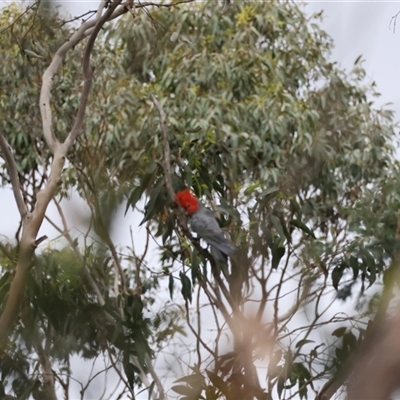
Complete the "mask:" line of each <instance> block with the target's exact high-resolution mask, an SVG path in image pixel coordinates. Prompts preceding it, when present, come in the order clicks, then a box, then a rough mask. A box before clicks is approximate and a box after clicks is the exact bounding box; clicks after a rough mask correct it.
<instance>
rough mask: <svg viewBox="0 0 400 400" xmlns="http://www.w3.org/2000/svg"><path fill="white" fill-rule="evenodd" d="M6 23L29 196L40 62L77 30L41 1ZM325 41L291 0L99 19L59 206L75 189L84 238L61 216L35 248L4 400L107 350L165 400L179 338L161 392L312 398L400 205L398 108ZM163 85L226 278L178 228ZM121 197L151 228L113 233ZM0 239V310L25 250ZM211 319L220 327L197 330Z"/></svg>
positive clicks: (1, 80) (14, 134)
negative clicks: (381, 99)
mask: <svg viewBox="0 0 400 400" xmlns="http://www.w3.org/2000/svg"><path fill="white" fill-rule="evenodd" d="M0 21H1V25H2V26H3V25H4V26H7V25H8V24H11V25H10V27H9V28H8V29H6V30H4V31H3V32H2V41H1V44H0V49H1V55H2V59H3V63H2V66H1V73H0V86H1V87H2V92H1V94H0V104H1V111H0V112H1V121H2V122H1V125H0V129H1V131H2V133H3V134H4V135H5V137H6V138H7V140H8V142H9V143H10V145H11V146H12V148H13V149H14V151H15V158H16V162H17V165H18V169H19V170H18V172H19V175H20V179H21V182H22V188H23V193H24V196H25V198H26V200H27V201H28V202H30V203H31V204H34V203H35V196H36V193H37V191H38V190H39V189H40V188H41V187H42V186H43V184H44V182H45V181H46V179H47V174H48V171H49V162H50V153H49V152H48V149H47V148H46V144H45V142H44V141H43V139H42V137H41V119H40V113H39V108H38V107H37V103H38V93H39V91H40V85H41V74H42V73H43V70H44V69H45V68H46V66H47V65H48V63H49V62H50V61H51V58H52V55H53V54H54V51H55V50H56V49H57V48H58V47H59V46H60V45H61V44H62V43H63V42H64V41H65V40H67V38H68V37H69V36H70V35H71V33H72V31H73V29H74V28H73V26H72V25H68V24H63V23H62V21H61V19H60V17H59V16H57V17H56V16H55V15H54V14H53V12H52V11H51V10H50V11H49V10H45V11H40V9H37V8H35V7H32V8H31V9H30V11H28V12H27V13H25V14H23V15H21V10H19V9H18V8H16V7H15V6H9V7H8V8H5V9H3V10H2V14H1V16H0ZM54 38H55V39H54ZM331 46H332V43H331V41H330V39H329V37H327V35H326V34H325V33H324V32H323V31H321V29H320V28H319V27H318V25H317V23H316V19H315V17H312V18H307V17H306V16H305V14H304V12H303V11H302V10H301V8H300V7H299V6H298V5H297V4H294V3H282V4H279V3H277V2H251V3H246V2H232V3H231V4H229V5H228V4H225V5H221V4H218V3H217V2H199V3H194V4H187V5H180V6H179V7H176V8H173V9H171V8H148V9H147V12H145V11H143V10H137V12H136V15H135V17H134V18H133V17H132V15H131V14H128V15H126V16H124V17H123V18H121V19H120V20H117V21H116V22H115V23H113V24H109V25H107V26H106V28H105V29H104V31H103V33H102V35H101V37H100V39H99V40H98V42H97V43H96V48H95V53H94V55H93V59H94V65H95V82H94V86H93V89H92V92H91V101H90V104H89V107H88V110H87V112H86V119H85V126H84V130H83V132H82V134H81V136H80V137H79V138H78V141H77V143H76V145H75V146H74V148H73V151H71V154H70V157H69V163H68V166H67V167H66V169H65V170H64V173H63V180H62V184H61V186H60V189H59V193H58V195H57V198H56V199H55V201H56V204H57V209H58V210H59V211H60V212H61V206H60V204H61V205H62V204H63V201H64V202H65V200H66V199H67V198H69V197H70V195H71V193H78V194H79V196H80V198H81V200H83V201H84V202H85V203H86V205H87V206H88V207H87V209H88V210H89V216H88V221H87V227H86V229H87V231H86V233H76V232H77V231H71V230H70V227H69V226H64V225H63V223H61V224H59V223H58V219H57V218H54V217H53V216H51V215H50V214H49V215H48V217H49V219H51V220H52V223H53V224H55V225H56V226H59V225H60V226H59V228H58V229H59V232H60V235H61V236H62V237H63V238H64V239H66V241H62V240H58V241H57V242H55V243H54V244H53V243H50V244H46V243H44V244H42V245H41V249H42V250H41V251H39V252H37V254H36V257H35V259H34V260H33V261H32V272H31V275H30V277H29V281H28V282H27V283H26V285H27V289H26V293H25V300H24V306H23V309H22V311H21V318H20V319H19V321H18V324H17V327H16V329H15V331H14V334H13V337H12V341H11V343H10V346H9V348H8V349H7V354H6V355H5V356H3V358H2V360H1V361H0V363H1V367H0V370H1V380H2V383H1V386H0V397H1V393H2V395H3V396H4V393H8V394H9V397H8V398H27V397H28V396H29V395H32V396H33V397H34V398H37V399H43V398H45V397H44V396H45V395H46V393H45V382H44V380H43V378H42V375H41V373H40V369H39V366H40V365H42V360H43V358H42V355H43V354H47V356H48V357H49V359H50V361H51V363H52V369H53V371H54V374H56V375H55V376H56V377H57V382H58V384H59V385H60V390H64V391H65V392H67V393H68V384H69V379H70V378H73V379H78V380H79V379H80V377H77V376H73V375H72V376H70V375H71V370H70V367H71V360H72V356H74V355H78V356H79V357H81V358H82V359H85V360H96V359H97V357H99V356H100V355H105V357H106V358H108V359H109V360H110V363H109V366H108V369H111V368H114V369H115V370H116V371H119V374H118V375H119V378H121V379H122V380H123V382H124V383H125V386H124V388H123V389H121V390H126V391H127V392H129V391H130V392H131V393H132V396H133V393H137V392H138V391H140V390H141V386H143V385H144V386H145V387H147V388H148V389H149V393H150V395H152V394H153V395H154V393H155V392H156V391H158V396H160V397H159V398H161V397H162V391H161V390H160V387H159V386H158V385H157V387H156V388H155V383H157V382H156V381H157V379H156V378H155V377H156V376H157V374H159V375H163V373H162V372H160V371H161V369H159V370H157V367H160V366H161V365H162V362H161V361H160V358H161V356H162V355H163V354H167V353H168V352H170V351H172V350H171V349H173V348H174V346H181V344H179V343H180V341H181V340H183V343H184V347H185V348H186V351H187V353H188V354H189V355H190V357H189V356H188V357H186V358H185V357H182V358H180V357H177V358H175V359H174V361H175V362H179V363H181V370H180V372H179V374H178V373H176V372H175V371H174V370H172V372H171V373H170V374H167V377H168V378H169V379H179V378H180V379H179V382H177V383H176V384H175V386H174V387H173V390H170V391H169V396H173V395H174V393H175V394H176V393H178V394H179V395H180V396H181V398H182V399H197V398H204V399H217V398H228V399H230V398H232V399H233V398H237V397H235V396H238V394H240V396H241V397H240V398H243V399H247V398H254V397H257V398H260V399H261V398H276V397H275V396H276V395H278V396H279V398H286V399H288V398H290V397H291V396H293V397H295V396H299V397H301V398H307V397H308V398H314V397H315V393H313V391H314V392H316V393H317V392H318V389H319V387H320V386H321V383H322V382H324V380H326V379H328V378H331V377H332V376H334V375H335V374H336V372H337V371H339V370H340V367H341V366H342V365H343V364H344V363H345V361H346V359H347V357H348V355H349V354H350V352H351V351H353V350H354V348H355V346H356V343H357V342H358V341H360V340H362V338H363V337H364V335H365V331H366V326H367V325H368V321H369V320H370V319H372V318H373V316H374V312H375V311H376V304H377V297H379V296H377V295H376V293H377V292H378V291H379V290H380V286H381V284H382V275H383V273H384V271H386V270H388V268H389V265H390V263H391V260H392V258H393V256H394V254H395V253H396V251H397V247H396V240H395V231H396V226H397V222H396V219H397V217H396V212H397V210H398V205H399V200H400V199H399V196H398V194H397V193H398V188H397V182H396V180H397V177H398V168H397V164H396V161H395V159H394V152H393V144H394V125H393V122H392V113H391V112H390V111H388V110H378V109H376V108H375V107H374V104H373V102H372V99H373V97H374V96H376V95H377V94H376V92H375V88H374V86H373V85H366V84H365V81H364V77H365V71H364V70H363V68H362V63H361V61H360V60H356V62H355V64H354V69H353V70H352V71H351V72H346V71H343V70H341V69H340V68H339V67H338V66H337V65H336V64H335V63H333V62H332V61H330V58H329V54H330V53H329V52H330V49H331ZM81 53H82V47H81V46H77V47H76V48H75V49H74V52H73V53H72V54H69V55H68V56H67V58H66V60H65V64H64V65H63V68H62V73H61V74H60V75H59V76H58V78H57V82H56V84H55V89H54V92H53V99H52V100H53V104H52V107H53V112H54V114H55V118H56V122H55V134H56V135H57V136H58V137H60V138H63V137H64V135H66V132H67V131H68V129H69V128H70V125H71V124H72V121H73V116H74V113H75V111H76V107H77V104H78V100H79V95H80V91H79V89H80V84H81V83H80V81H81V72H80V58H81ZM151 94H154V95H156V96H157V97H158V99H159V101H160V103H161V104H162V106H163V108H164V110H165V112H166V114H167V116H168V121H167V122H168V130H169V145H170V148H171V154H170V160H169V162H170V163H171V166H172V170H173V177H172V178H173V185H174V189H175V190H178V189H181V188H183V187H190V188H191V189H192V190H193V191H194V192H195V193H196V194H197V195H198V196H199V197H201V198H202V199H203V200H204V202H206V203H208V204H211V206H212V207H213V208H214V210H215V211H216V212H218V216H219V221H220V224H221V226H223V227H224V230H226V232H228V233H229V235H230V238H231V239H232V241H233V242H234V243H235V244H236V245H237V246H238V247H240V251H239V252H238V253H237V255H236V256H235V258H234V259H233V260H232V263H231V266H230V271H226V270H223V271H222V272H223V273H221V274H219V273H215V271H214V273H211V271H210V263H209V260H207V257H205V256H204V254H202V253H200V252H199V251H198V250H196V249H194V248H193V246H192V245H191V244H190V241H189V240H187V238H185V236H184V234H183V233H182V232H183V231H182V229H181V227H180V226H179V224H178V221H177V218H176V208H175V206H174V204H173V202H172V200H171V199H170V198H169V195H168V192H167V188H166V186H165V179H164V177H165V169H164V162H165V153H164V146H163V140H162V136H161V133H160V128H159V117H158V114H157V112H156V110H155V108H154V105H153V103H152V101H151V100H150V95H151ZM0 168H1V176H2V179H3V184H4V185H5V186H7V185H8V183H9V179H8V173H7V169H6V167H5V164H2V165H0ZM60 202H61V203H60ZM64 204H66V203H64ZM120 208H123V209H124V210H126V211H128V210H132V209H133V210H134V212H135V215H136V213H142V214H143V216H142V217H141V218H142V224H143V225H145V227H146V229H144V228H143V229H142V231H141V232H142V233H137V232H138V227H137V226H133V232H134V233H133V234H132V245H131V246H129V247H128V248H122V247H121V246H120V244H118V243H114V241H113V239H112V234H111V231H112V228H113V226H114V225H113V223H114V218H115V211H116V210H118V209H120ZM127 218H128V217H127ZM127 223H128V222H127ZM66 224H67V225H68V221H67V222H66ZM144 236H146V237H145V238H144ZM145 241H148V242H147V243H150V245H147V244H146V246H141V244H143V242H145ZM134 243H135V246H134ZM138 246H140V247H143V248H144V252H143V253H140V254H138V253H137V251H136V250H135V248H137V247H138ZM1 249H2V253H0V256H1V258H0V261H1V265H2V272H1V279H0V304H1V303H3V302H4V299H5V297H6V295H7V292H8V288H9V284H10V281H11V279H12V270H13V263H14V261H15V254H16V252H17V251H18V243H14V242H13V241H12V240H11V239H10V238H9V239H4V240H3V241H2V244H1ZM372 285H374V286H373V287H372V288H370V287H371V286H372ZM375 286H376V288H375ZM368 288H370V289H368ZM374 288H375V289H374ZM367 289H368V290H367ZM197 290H198V291H197ZM179 291H181V294H182V295H178V292H179ZM194 291H197V294H196V295H195V293H194ZM163 292H164V293H163ZM167 295H168V296H170V298H171V299H170V300H167ZM345 301H346V302H345ZM342 302H345V303H342ZM343 304H346V307H347V308H346V310H347V311H346V313H344V312H339V311H338V310H341V309H342V308H343ZM354 304H356V307H354V308H353V306H354ZM339 307H340V308H339ZM211 316H212V317H211ZM185 318H186V320H185ZM210 318H213V320H214V322H208V320H209V319H210ZM204 320H207V324H206V325H207V326H208V328H207V329H210V332H212V334H207V335H205V334H203V333H202V332H201V329H202V328H201V326H202V321H204ZM250 325H251V326H252V327H250ZM184 335H189V336H188V339H184ZM205 338H206V339H205ZM185 340H186V341H185ZM178 351H180V350H178ZM152 359H153V360H158V361H157V362H155V363H154V362H153V363H152V362H151V360H152ZM154 365H155V372H154ZM266 366H268V368H267V373H266V372H265V371H266V369H265V367H266ZM257 368H258V373H257V372H255V371H257ZM105 370H107V368H105ZM146 375H147V376H149V378H148V379H149V380H147V378H145V377H146ZM152 382H153V383H152ZM169 386H170V385H169ZM82 388H83V386H82ZM86 389H87V386H86V387H85V389H82V390H83V393H84V392H85V390H86ZM166 389H168V387H167V388H166ZM11 396H14V397H11ZM82 396H83V395H82Z"/></svg>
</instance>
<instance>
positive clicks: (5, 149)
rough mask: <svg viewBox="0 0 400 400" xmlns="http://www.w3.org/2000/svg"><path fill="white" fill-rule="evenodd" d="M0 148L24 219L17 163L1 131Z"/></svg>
mask: <svg viewBox="0 0 400 400" xmlns="http://www.w3.org/2000/svg"><path fill="white" fill-rule="evenodd" d="M0 148H1V152H2V153H3V156H4V159H5V161H6V164H7V167H8V171H9V173H10V179H11V186H12V190H13V193H14V197H15V201H16V203H17V206H18V211H19V213H20V215H21V218H22V219H24V218H25V216H26V214H27V212H28V210H27V209H26V205H25V202H24V199H23V198H22V193H21V189H20V186H21V183H20V181H19V178H18V172H17V164H16V163H15V160H14V157H13V155H12V154H11V151H10V145H9V144H8V143H7V140H6V138H5V137H4V136H3V134H2V133H0Z"/></svg>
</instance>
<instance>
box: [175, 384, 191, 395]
mask: <svg viewBox="0 0 400 400" xmlns="http://www.w3.org/2000/svg"><path fill="white" fill-rule="evenodd" d="M171 390H173V391H174V392H176V393H178V394H182V395H184V396H191V395H193V389H192V388H189V387H187V386H183V385H176V386H172V388H171Z"/></svg>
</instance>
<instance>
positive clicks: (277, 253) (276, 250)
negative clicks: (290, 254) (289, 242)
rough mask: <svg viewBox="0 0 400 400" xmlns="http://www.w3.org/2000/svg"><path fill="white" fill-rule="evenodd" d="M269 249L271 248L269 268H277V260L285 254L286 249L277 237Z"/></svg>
mask: <svg viewBox="0 0 400 400" xmlns="http://www.w3.org/2000/svg"><path fill="white" fill-rule="evenodd" d="M271 250H272V262H271V268H272V269H277V268H278V266H279V262H280V261H281V259H282V257H283V256H284V255H285V251H286V249H285V246H284V245H283V244H282V242H281V241H280V240H279V239H275V240H274V243H273V246H272V249H271Z"/></svg>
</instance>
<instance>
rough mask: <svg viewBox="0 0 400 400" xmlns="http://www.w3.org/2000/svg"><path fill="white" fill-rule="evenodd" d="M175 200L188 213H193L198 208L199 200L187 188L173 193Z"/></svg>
mask: <svg viewBox="0 0 400 400" xmlns="http://www.w3.org/2000/svg"><path fill="white" fill-rule="evenodd" d="M175 201H176V202H177V203H178V205H179V206H180V207H182V208H184V209H185V210H186V212H187V213H188V214H189V215H192V214H194V213H195V212H196V211H197V210H198V209H199V200H198V199H197V197H196V196H194V195H193V194H192V193H190V190H189V189H184V190H181V191H180V192H177V193H176V194H175Z"/></svg>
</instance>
